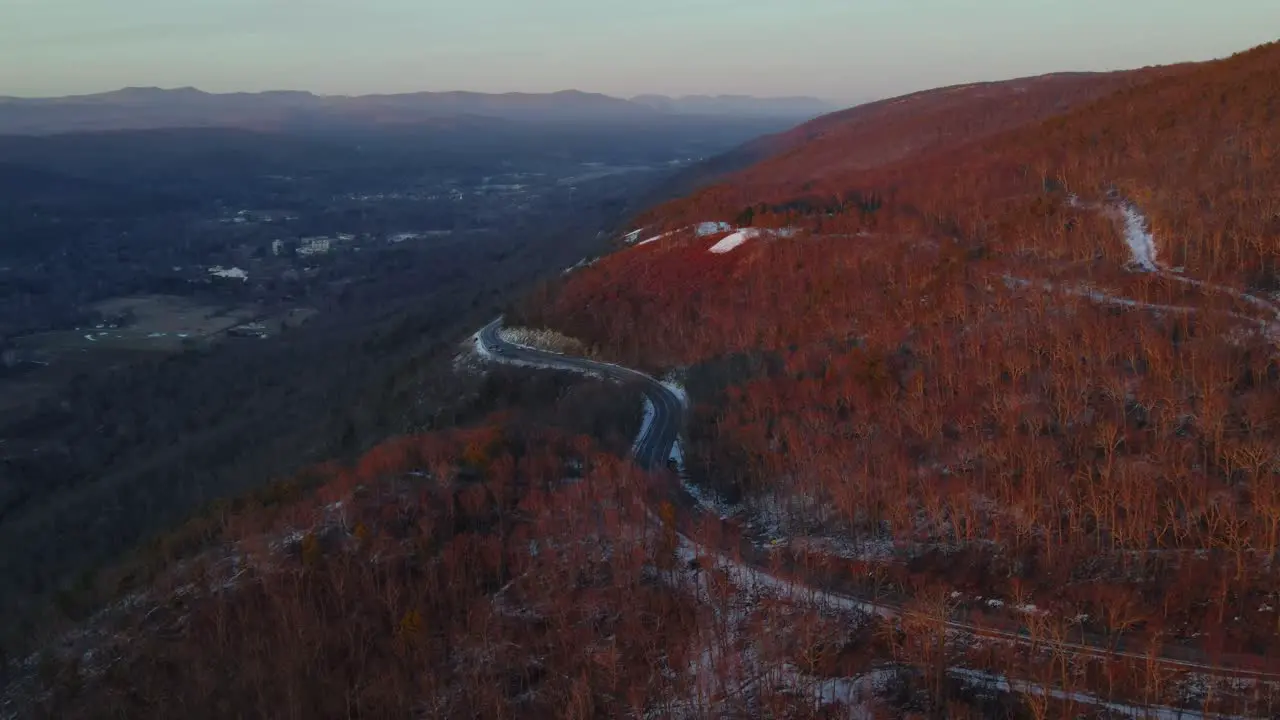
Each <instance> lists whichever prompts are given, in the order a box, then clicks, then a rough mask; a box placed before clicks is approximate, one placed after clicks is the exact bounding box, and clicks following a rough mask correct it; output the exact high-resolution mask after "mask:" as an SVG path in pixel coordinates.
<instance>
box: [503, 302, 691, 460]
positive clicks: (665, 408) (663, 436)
mask: <svg viewBox="0 0 1280 720" xmlns="http://www.w3.org/2000/svg"><path fill="white" fill-rule="evenodd" d="M501 328H502V318H498V319H497V320H494V321H493V322H491V323H489V324H488V325H485V326H484V327H483V328H482V329H481V330H480V333H479V339H480V344H481V345H483V346H484V349H485V351H487V352H489V353H490V354H492V355H494V356H495V359H497V360H499V361H504V362H509V363H524V364H528V365H533V366H537V367H541V368H548V369H558V370H568V371H570V372H579V373H594V374H596V375H600V376H603V377H605V378H608V379H610V380H617V381H618V382H623V383H635V384H636V385H638V386H639V387H640V389H641V391H642V392H643V393H644V396H645V397H646V398H648V400H649V402H650V403H651V404H652V405H653V419H652V420H651V421H650V422H649V424H648V425H647V426H646V427H645V428H643V430H642V433H641V435H640V437H639V438H637V439H636V443H635V446H634V449H633V450H632V455H633V456H634V458H635V461H636V463H637V464H638V465H640V466H641V467H643V468H645V469H646V470H658V469H660V468H664V467H666V466H667V460H668V459H669V458H670V457H671V447H672V446H673V445H674V444H675V442H676V440H677V439H678V438H679V437H680V427H681V425H682V423H683V422H684V405H683V403H681V402H680V398H679V397H677V396H676V394H675V393H673V392H671V390H669V389H667V387H666V386H664V385H663V384H662V383H660V382H658V381H657V380H655V379H653V378H652V377H649V376H648V375H645V374H644V373H642V372H637V371H635V370H632V369H630V368H625V367H622V366H620V365H612V364H610V363H602V362H596V361H595V360H588V359H586V358H580V357H571V356H569V355H560V354H558V353H553V352H547V351H545V350H535V349H534V348H530V347H526V346H524V345H514V344H512V343H509V342H507V341H506V340H503V339H502V336H501V335H499V334H498V330H500V329H501Z"/></svg>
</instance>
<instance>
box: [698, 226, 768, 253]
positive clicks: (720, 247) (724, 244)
mask: <svg viewBox="0 0 1280 720" xmlns="http://www.w3.org/2000/svg"><path fill="white" fill-rule="evenodd" d="M759 235H760V231H759V230H757V229H756V228H743V229H741V230H739V231H737V232H735V233H733V234H731V235H726V236H725V237H724V238H722V239H721V240H720V242H718V243H716V244H715V245H712V246H711V247H710V248H709V249H708V250H707V252H712V253H716V254H717V255H720V254H723V253H727V252H730V251H732V250H734V249H736V248H738V247H739V246H740V245H742V244H743V243H745V242H746V241H748V240H750V239H752V238H754V237H758V236H759Z"/></svg>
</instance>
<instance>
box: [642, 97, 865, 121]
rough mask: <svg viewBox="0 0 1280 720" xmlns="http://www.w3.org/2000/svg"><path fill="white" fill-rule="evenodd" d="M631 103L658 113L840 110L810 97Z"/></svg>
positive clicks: (816, 112) (812, 112)
mask: <svg viewBox="0 0 1280 720" xmlns="http://www.w3.org/2000/svg"><path fill="white" fill-rule="evenodd" d="M631 102H634V103H639V104H641V105H646V106H648V107H651V108H653V109H655V110H659V111H661V112H674V113H689V114H710V115H719V114H727V115H783V116H808V117H817V116H819V115H825V114H827V113H829V112H833V111H835V110H839V109H840V108H839V107H837V106H835V105H832V104H831V103H828V102H826V101H824V100H820V99H818V98H814V97H803V96H792V97H776V98H759V97H754V96H751V95H685V96H682V97H678V98H673V97H668V96H666V95H637V96H635V97H633V98H631Z"/></svg>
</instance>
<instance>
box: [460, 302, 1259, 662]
mask: <svg viewBox="0 0 1280 720" xmlns="http://www.w3.org/2000/svg"><path fill="white" fill-rule="evenodd" d="M501 328H502V318H498V319H497V320H494V321H493V322H492V323H490V324H488V325H486V326H485V327H484V328H482V329H481V330H480V331H479V332H478V333H476V341H477V344H478V348H477V349H478V350H480V352H481V353H482V354H483V355H486V356H487V357H488V358H489V359H491V360H493V361H496V362H506V363H511V364H516V365H524V366H528V367H535V368H545V369H552V370H566V371H570V372H578V373H589V374H594V375H597V376H603V377H605V378H608V379H611V380H616V381H619V382H625V383H636V384H638V385H639V387H640V388H641V389H642V391H643V392H644V395H645V397H646V398H647V399H648V400H649V402H650V403H652V405H653V409H654V412H653V417H652V420H651V421H650V422H647V423H646V424H645V426H644V427H643V428H642V429H641V431H640V436H639V437H638V438H637V439H636V443H635V446H634V450H633V454H634V458H635V461H636V462H637V464H639V465H641V466H642V467H644V468H645V469H647V470H650V471H655V472H656V471H658V470H662V469H665V468H666V467H667V460H668V458H669V457H670V456H671V451H672V446H673V445H674V443H675V442H676V440H677V439H678V438H679V435H680V431H681V428H682V427H683V423H684V417H685V412H684V411H685V408H684V403H683V402H682V401H681V399H680V398H679V397H677V395H676V394H675V393H674V392H672V391H671V390H670V389H669V388H667V387H666V386H664V385H663V384H662V383H660V382H658V381H657V380H655V379H654V378H653V377H651V376H649V375H646V374H644V373H642V372H639V371H636V370H632V369H630V368H625V367H622V366H620V365H613V364H610V363H603V362H598V361H595V360H588V359H586V358H580V357H572V356H568V355H561V354H558V353H553V352H548V351H545V350H539V349H536V348H531V347H527V346H524V345H516V344H513V343H510V342H508V341H506V340H504V339H503V338H502V337H501V335H500V334H499V332H498V331H499V330H500V329H501ZM663 494H664V495H665V496H666V497H665V498H664V499H666V500H668V501H670V502H672V503H673V504H675V505H677V506H679V507H680V508H682V510H684V511H691V512H682V513H681V516H680V517H679V518H678V520H677V525H678V526H683V527H678V530H679V532H680V533H681V537H682V539H684V540H685V541H686V542H688V543H690V545H691V546H694V547H697V548H698V549H699V550H701V551H703V552H704V553H706V554H707V555H708V556H710V557H711V558H713V559H715V560H716V561H717V562H718V564H719V565H720V566H722V567H726V568H730V569H731V570H733V571H735V572H739V573H743V572H745V573H749V574H750V575H751V576H752V579H753V580H755V581H756V582H757V583H761V584H764V585H772V586H774V587H775V588H778V589H780V590H783V591H784V592H789V593H792V594H793V595H796V596H800V595H803V596H804V597H806V598H808V599H811V600H813V599H820V600H823V601H825V603H826V604H828V605H833V606H842V607H856V608H857V609H859V610H862V611H863V612H868V613H872V614H875V615H879V616H881V617H886V618H904V617H913V616H914V617H918V618H920V619H929V618H928V617H927V616H926V615H925V614H923V613H921V612H920V611H917V610H913V609H911V608H910V607H909V606H908V601H909V598H895V599H894V601H889V602H886V601H885V599H884V598H880V599H872V598H868V597H866V596H865V595H863V594H861V593H858V592H856V590H855V591H850V590H849V589H847V585H848V583H847V582H841V581H839V580H838V579H836V578H821V577H819V576H818V575H819V574H818V573H815V572H813V571H808V570H805V569H803V568H799V567H791V568H789V570H791V571H794V572H789V573H788V576H786V577H782V576H779V575H777V572H778V571H777V569H776V568H777V565H776V563H774V562H771V560H776V558H772V557H771V556H770V554H769V553H768V552H767V551H764V550H761V549H760V548H758V547H756V546H755V545H754V544H753V543H750V542H749V541H747V540H746V539H745V538H744V539H743V541H742V542H741V543H740V545H741V546H740V547H738V548H734V551H736V556H737V557H730V555H734V554H735V553H729V554H728V555H726V554H725V551H724V550H720V551H719V552H717V551H716V550H715V549H714V548H707V547H703V546H701V545H700V544H699V543H697V542H696V541H693V540H691V539H690V538H689V534H690V531H691V528H692V524H691V521H692V519H693V518H697V516H699V515H702V516H703V518H701V519H705V513H700V512H697V508H698V506H697V502H696V501H695V500H693V498H691V497H690V496H688V494H687V493H686V492H684V490H683V489H682V488H681V487H680V486H679V485H678V484H676V483H671V484H670V486H669V487H664V488H663ZM739 558H740V559H739ZM841 586H846V587H841ZM836 587H840V588H841V589H839V590H835V589H832V588H836ZM897 600H901V602H897ZM988 620H989V621H988ZM935 622H936V620H935ZM944 624H945V626H946V628H947V630H949V631H954V632H959V633H964V634H968V635H972V636H975V637H981V638H987V639H993V640H1000V641H1004V642H1009V643H1013V644H1018V645H1024V646H1034V647H1040V648H1053V649H1055V650H1057V651H1059V652H1063V653H1065V654H1068V655H1075V656H1078V657H1092V658H1098V659H1127V660H1133V661H1140V662H1149V661H1151V660H1153V659H1154V660H1155V661H1156V662H1158V663H1160V664H1161V665H1163V666H1164V667H1165V668H1166V669H1168V670H1180V671H1193V672H1199V673H1204V674H1205V675H1209V676H1214V677H1230V678H1238V679H1249V680H1257V681H1272V682H1274V681H1280V671H1277V670H1275V669H1273V668H1275V664H1274V663H1273V662H1271V661H1270V660H1269V659H1268V658H1264V657H1261V656H1251V655H1231V656H1223V657H1218V658H1212V659H1210V658H1207V657H1206V656H1205V655H1204V654H1203V653H1201V652H1199V651H1198V650H1196V649H1194V648H1189V647H1180V646H1166V647H1165V648H1164V650H1163V654H1161V655H1159V656H1157V657H1156V658H1152V657H1150V656H1149V655H1148V654H1147V653H1146V652H1145V651H1144V650H1143V649H1140V648H1132V649H1129V648H1126V645H1125V643H1124V642H1120V643H1117V644H1116V645H1114V646H1112V645H1111V643H1109V642H1108V640H1107V638H1104V637H1101V636H1094V635H1090V634H1087V633H1080V634H1079V635H1078V637H1079V638H1080V640H1079V641H1078V642H1076V641H1071V640H1066V639H1063V638H1057V639H1054V638H1050V637H1044V636H1040V637H1032V636H1030V635H1028V634H1026V633H1025V632H1023V631H1022V630H1021V629H1020V628H1019V627H1018V623H1016V622H1012V621H1008V620H1003V619H998V618H994V617H993V618H984V620H983V622H981V623H975V622H965V621H959V620H946V621H945V623H944Z"/></svg>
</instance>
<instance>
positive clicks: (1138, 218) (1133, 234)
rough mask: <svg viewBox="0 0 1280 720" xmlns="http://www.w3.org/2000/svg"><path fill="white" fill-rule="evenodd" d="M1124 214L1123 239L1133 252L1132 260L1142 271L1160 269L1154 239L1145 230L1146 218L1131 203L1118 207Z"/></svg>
mask: <svg viewBox="0 0 1280 720" xmlns="http://www.w3.org/2000/svg"><path fill="white" fill-rule="evenodd" d="M1120 213H1121V214H1122V215H1123V216H1124V240H1125V243H1126V244H1128V246H1129V252H1130V253H1132V254H1133V262H1134V264H1135V265H1137V266H1138V267H1139V268H1141V269H1142V270H1143V271H1144V272H1155V271H1157V270H1159V269H1160V266H1159V265H1157V264H1156V239H1155V238H1154V237H1153V236H1152V235H1151V232H1150V231H1148V230H1147V219H1146V218H1144V217H1143V216H1142V213H1140V212H1138V209H1137V208H1135V207H1134V206H1133V205H1131V204H1125V205H1123V206H1122V207H1121V208H1120Z"/></svg>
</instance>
